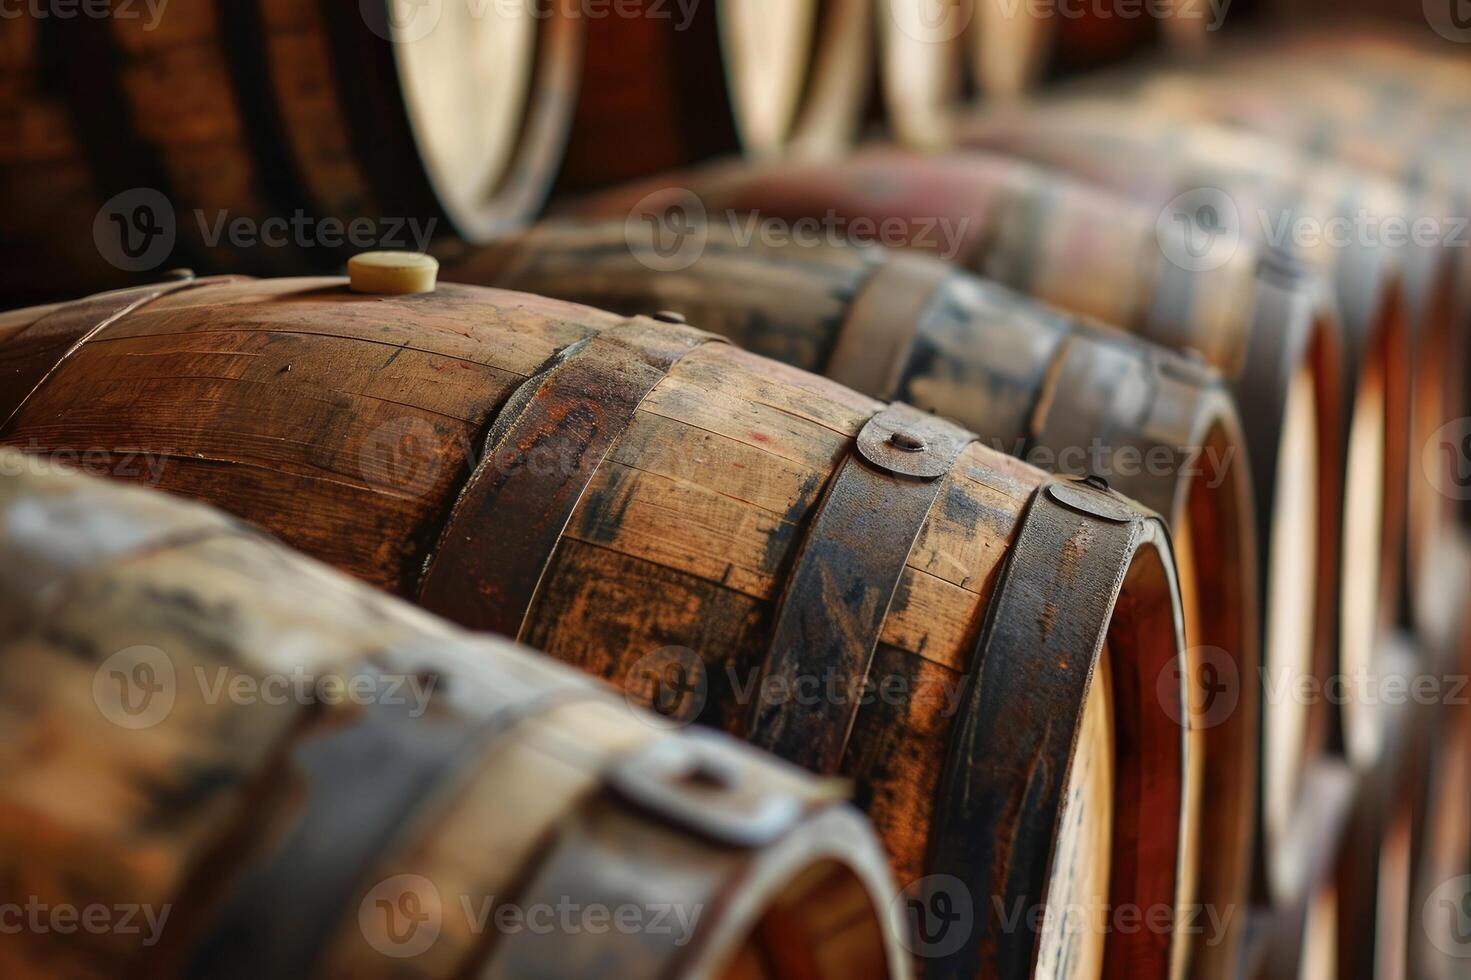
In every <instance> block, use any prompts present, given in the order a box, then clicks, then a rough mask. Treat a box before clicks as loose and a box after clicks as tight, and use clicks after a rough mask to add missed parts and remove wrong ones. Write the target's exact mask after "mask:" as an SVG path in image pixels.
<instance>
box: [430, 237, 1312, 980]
mask: <svg viewBox="0 0 1471 980" xmlns="http://www.w3.org/2000/svg"><path fill="white" fill-rule="evenodd" d="M656 246H657V238H656V233H655V231H654V230H653V229H651V228H650V227H649V226H648V225H646V224H642V223H634V224H632V225H625V224H624V223H622V222H618V223H602V224H592V225H588V224H582V223H571V222H568V223H552V222H549V223H545V224H542V225H539V226H536V227H534V228H532V229H531V230H529V231H527V232H524V233H522V234H520V235H517V236H515V237H514V238H511V239H508V240H507V241H505V242H503V243H501V244H499V245H494V246H489V247H487V248H485V249H483V250H480V251H478V252H477V253H475V254H474V255H472V256H470V257H469V258H467V259H466V260H465V261H464V262H463V263H461V264H459V265H457V266H455V267H453V268H451V269H449V270H447V272H446V275H447V276H448V277H449V278H455V279H460V280H462V281H466V282H473V283H477V284H481V285H493V286H500V287H504V288H510V289H518V290H523V291H525V292H533V293H539V294H542V295H547V296H555V297H557V298H559V299H566V300H571V301H574V302H579V303H587V304H588V305H591V306H597V307H599V308H602V309H608V310H612V311H614V312H618V313H623V314H626V315H637V314H638V313H640V312H651V311H660V310H663V311H672V312H675V313H678V314H679V315H681V316H683V317H685V318H686V319H687V320H688V321H689V322H692V323H700V324H704V325H705V326H707V327H710V328H712V329H714V330H715V331H716V332H718V333H720V334H721V335H723V336H726V337H729V338H730V339H732V340H734V341H735V342H736V343H738V344H740V345H741V346H742V347H744V348H746V349H747V350H750V351H752V352H754V353H758V354H763V355H766V356H770V357H773V358H776V359H777V360H781V361H784V362H786V363H788V364H792V365H794V366H796V367H800V368H802V369H804V370H809V371H820V372H822V373H824V374H826V375H827V376H828V377H830V378H833V379H834V380H837V381H841V382H843V383H845V384H847V385H849V386H850V387H852V388H854V389H856V390H858V391H860V392H862V393H863V394H866V395H870V396H872V397H875V398H878V399H880V400H882V401H889V400H892V399H895V398H899V399H901V400H903V401H905V402H908V403H909V404H912V405H914V406H916V407H918V408H921V409H924V410H926V411H930V412H934V413H935V414H937V415H941V416H944V417H947V418H953V419H955V420H957V421H959V422H960V423H961V424H963V425H965V427H966V428H968V429H970V430H971V431H973V432H976V433H977V434H979V435H980V437H981V439H982V441H983V442H986V443H987V444H989V445H991V446H992V447H994V448H996V449H998V450H999V451H1001V452H1006V453H1010V454H1012V455H1016V456H1020V457H1022V458H1024V459H1027V460H1028V461H1030V462H1032V463H1034V464H1035V465H1038V466H1040V467H1042V468H1044V469H1050V470H1053V471H1055V472H1065V473H1070V474H1072V475H1075V476H1086V475H1088V474H1090V473H1091V474H1093V475H1097V476H1101V477H1103V478H1105V479H1107V481H1108V482H1109V485H1110V486H1112V487H1113V488H1114V489H1116V490H1119V491H1120V492H1122V493H1124V494H1126V495H1127V496H1129V497H1131V498H1133V499H1135V500H1137V501H1139V502H1141V503H1143V504H1144V505H1145V506H1148V507H1150V508H1151V509H1153V510H1155V511H1157V512H1159V513H1161V514H1164V515H1166V516H1167V517H1168V518H1169V522H1170V529H1171V532H1172V538H1173V542H1174V545H1175V562H1176V567H1177V569H1178V572H1179V577H1180V586H1181V593H1182V600H1183V602H1184V610H1185V641H1186V645H1187V646H1188V647H1191V648H1198V649H1200V650H1201V651H1202V652H1203V656H1201V657H1200V658H1199V666H1200V669H1201V670H1202V671H1203V672H1204V674H1205V675H1206V676H1202V677H1201V678H1198V679H1197V693H1196V700H1195V701H1193V702H1192V712H1193V715H1194V719H1193V720H1194V724H1193V725H1192V726H1191V729H1192V738H1193V739H1195V740H1198V741H1199V742H1201V743H1203V744H1202V745H1201V749H1202V753H1201V758H1203V760H1204V763H1203V772H1204V776H1203V780H1204V783H1203V794H1204V795H1203V803H1202V807H1203V809H1202V825H1201V833H1202V839H1203V840H1207V841H1211V842H1212V843H1211V845H1210V846H1209V847H1208V848H1203V849H1202V853H1201V868H1200V885H1199V889H1198V894H1199V898H1200V901H1201V902H1202V903H1205V904H1207V905H1210V906H1213V907H1215V908H1220V909H1225V908H1244V907H1245V906H1246V904H1247V902H1248V898H1249V896H1248V893H1247V889H1248V886H1249V883H1250V879H1249V872H1250V869H1251V864H1252V860H1251V847H1252V842H1253V841H1254V839H1255V823H1254V820H1255V819H1256V817H1255V813H1254V809H1255V802H1256V800H1257V777H1258V746H1259V744H1260V736H1259V732H1258V730H1257V724H1258V722H1259V717H1260V716H1259V707H1258V705H1257V704H1256V701H1257V698H1258V696H1259V689H1258V687H1257V684H1256V680H1255V678H1256V676H1257V671H1258V669H1259V661H1258V657H1259V649H1258V646H1259V641H1260V636H1259V632H1258V629H1259V627H1258V619H1257V601H1258V591H1257V572H1256V532H1255V522H1254V518H1253V514H1252V503H1251V475H1250V468H1249V464H1248V463H1247V459H1246V451H1245V448H1244V446H1243V438H1242V435H1241V429H1240V422H1239V420H1238V419H1237V417H1236V411H1235V408H1234V406H1233V403H1232V400H1231V396H1230V394H1229V392H1228V391H1227V390H1226V388H1225V387H1224V385H1223V384H1222V382H1221V381H1220V379H1219V377H1218V376H1217V375H1215V374H1214V373H1213V372H1210V371H1209V370H1208V369H1205V368H1203V367H1202V366H1200V365H1199V364H1197V363H1194V362H1191V361H1189V360H1187V359H1186V358H1183V357H1178V356H1173V355H1171V354H1169V353H1167V352H1165V351H1163V350H1161V349H1159V348H1157V347H1154V346H1153V345H1151V344H1148V343H1145V342H1143V341H1140V340H1138V339H1136V338H1133V337H1130V336H1128V335H1127V334H1123V333H1119V332H1116V331H1113V330H1110V329H1108V328H1106V327H1102V326H1095V325H1092V324H1089V323H1085V322H1083V321H1080V320H1077V319H1074V318H1071V317H1067V316H1064V315H1060V314H1057V313H1054V312H1052V311H1050V310H1048V309H1047V308H1046V307H1043V306H1041V305H1040V304H1037V303H1035V302H1032V301H1029V300H1027V299H1025V298H1023V297H1021V296H1018V295H1017V294H1015V293H1013V292H1011V291H1010V290H1007V289H1005V288H1004V287H1001V286H998V285H996V284H993V283H988V282H985V281H983V280H980V279H977V278H976V277H974V276H971V275H969V274H966V273H964V272H962V271H960V270H958V269H955V268H954V267H953V266H949V265H946V264H945V263H943V262H940V261H939V260H938V259H933V258H930V257H927V256H919V255H905V254H903V253H897V252H888V251H885V250H883V249H880V248H877V247H875V248H870V249H860V248H856V247H848V246H843V245H836V244H835V245H827V246H802V245H796V244H788V245H786V246H772V247H762V246H759V245H752V244H743V243H742V242H741V241H740V240H739V239H738V236H737V234H736V233H735V232H733V231H731V230H730V229H728V228H724V227H720V226H717V227H713V228H711V229H710V231H709V235H708V238H707V241H706V242H705V244H704V247H703V251H702V253H701V255H700V257H699V259H698V261H696V262H695V263H694V264H693V265H691V266H689V267H688V268H686V269H681V270H678V271H665V270H664V268H663V266H664V263H662V262H661V261H660V257H659V254H658V252H657V250H656ZM1131 460H1132V462H1131ZM1146 460H1148V461H1149V462H1144V461H1146ZM1218 698H1219V703H1218V701H1217V699H1218ZM1285 754H1290V753H1276V752H1269V753H1268V754H1267V755H1268V757H1269V758H1276V757H1278V756H1280V755H1285ZM1242 924H1244V923H1243V920H1242V919H1240V918H1236V919H1233V921H1232V922H1231V923H1230V925H1231V927H1232V928H1233V929H1234V928H1236V927H1239V926H1240V925H1242ZM1239 940H1240V937H1239V934H1238V933H1236V932H1234V931H1233V932H1231V933H1230V934H1228V935H1225V936H1221V935H1207V934H1206V933H1205V932H1204V931H1202V932H1201V933H1200V934H1199V935H1198V936H1197V941H1196V948H1195V951H1194V957H1193V963H1194V970H1195V973H1196V975H1207V974H1211V975H1220V976H1233V975H1236V974H1237V973H1238V972H1239V971H1238V969H1237V967H1236V965H1235V960H1236V956H1237V954H1238V952H1239V946H1240V942H1239ZM1207 960H1211V961H1217V962H1214V964H1213V965H1212V966H1210V967H1207V966H1206V962H1207Z"/></svg>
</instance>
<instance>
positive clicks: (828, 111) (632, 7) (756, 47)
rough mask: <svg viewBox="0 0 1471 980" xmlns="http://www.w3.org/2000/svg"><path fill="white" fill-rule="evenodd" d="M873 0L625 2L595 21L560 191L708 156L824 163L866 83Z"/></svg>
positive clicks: (851, 127)
mask: <svg viewBox="0 0 1471 980" xmlns="http://www.w3.org/2000/svg"><path fill="white" fill-rule="evenodd" d="M872 19H873V12H872V10H871V9H870V8H869V5H868V3H867V2H865V0H780V2H776V3H773V2H771V0H718V2H711V3H686V4H676V3H665V2H661V0H634V2H632V3H627V2H625V3H621V4H618V5H616V7H615V8H614V9H613V10H612V11H611V12H610V13H605V14H604V16H601V17H598V18H596V19H595V20H593V23H592V24H591V26H590V27H589V31H588V39H587V40H588V43H587V54H586V60H585V65H584V71H583V75H582V83H581V87H580V89H579V92H578V96H577V109H576V120H575V123H574V125H573V128H572V136H571V141H570V143H569V144H568V147H567V159H566V162H565V164H564V166H563V168H562V173H561V177H560V180H559V186H561V187H562V188H563V189H565V190H568V191H577V190H587V189H590V188H594V187H603V186H607V185H608V184H613V183H618V182H619V181H623V180H628V179H630V178H634V177H642V176H647V175H648V174H651V173H655V172H657V171H660V170H667V169H669V168H671V167H677V166H684V165H688V164H690V163H693V162H695V161H698V160H704V159H708V158H710V157H712V156H717V155H724V154H728V153H733V152H737V151H741V150H743V151H745V152H747V153H749V154H751V155H752V156H755V157H758V158H768V157H774V156H787V155H791V156H796V157H799V158H809V159H811V158H817V159H822V158H827V157H831V156H835V155H837V154H840V153H842V152H843V151H844V150H846V148H847V147H848V146H849V145H850V144H851V143H852V141H853V138H854V136H855V134H856V132H857V128H858V123H859V119H860V117H861V115H862V113H863V110H864V108H865V104H866V100H867V97H868V88H869V58H870V49H871V45H872V30H873V28H872Z"/></svg>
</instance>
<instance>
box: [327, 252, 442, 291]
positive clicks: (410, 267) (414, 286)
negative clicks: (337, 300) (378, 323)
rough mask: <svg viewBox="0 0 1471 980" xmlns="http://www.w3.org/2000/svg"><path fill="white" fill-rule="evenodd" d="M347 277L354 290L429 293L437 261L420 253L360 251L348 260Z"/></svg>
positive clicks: (435, 276) (435, 275)
mask: <svg viewBox="0 0 1471 980" xmlns="http://www.w3.org/2000/svg"><path fill="white" fill-rule="evenodd" d="M347 276H348V281H349V285H351V287H352V291H353V292H355V293H373V294H376V295H379V296H404V295H407V294H409V293H432V292H434V284H435V280H436V279H437V278H438V276H439V260H438V259H436V258H434V257H433V256H430V255H425V254H423V253H422V252H364V253H363V254H362V255H354V256H353V257H352V258H351V259H349V260H348V262H347Z"/></svg>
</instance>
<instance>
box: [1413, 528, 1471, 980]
mask: <svg viewBox="0 0 1471 980" xmlns="http://www.w3.org/2000/svg"><path fill="white" fill-rule="evenodd" d="M1443 543H1444V545H1445V547H1444V548H1443V549H1442V550H1441V552H1440V557H1441V559H1442V560H1441V561H1440V562H1439V563H1438V571H1439V573H1440V574H1441V576H1442V582H1443V587H1444V588H1445V589H1446V590H1447V591H1448V592H1449V593H1450V594H1451V595H1455V596H1464V595H1465V594H1466V591H1467V589H1468V588H1471V542H1468V541H1467V539H1466V538H1465V537H1464V536H1460V537H1456V536H1452V537H1450V538H1448V539H1447V540H1446V541H1445V542H1443ZM1457 607H1458V609H1459V615H1458V616H1457V618H1456V622H1455V625H1454V628H1453V629H1452V630H1451V631H1450V632H1448V633H1447V634H1446V635H1445V636H1444V637H1440V638H1437V642H1436V645H1435V646H1434V647H1433V648H1432V652H1431V662H1432V663H1433V664H1434V666H1433V667H1432V668H1430V669H1429V670H1428V671H1427V672H1428V673H1432V674H1433V675H1435V676H1439V677H1442V678H1445V679H1446V681H1447V682H1448V683H1451V684H1459V683H1460V679H1461V678H1464V677H1466V676H1468V673H1471V611H1468V610H1467V609H1466V606H1465V603H1464V602H1461V603H1458V604H1457ZM1464 694H1465V692H1464V691H1462V692H1459V693H1457V696H1455V697H1447V698H1446V699H1445V700H1444V703H1441V704H1439V705H1438V706H1437V708H1436V715H1437V717H1436V718H1435V719H1434V721H1433V723H1432V724H1431V725H1430V726H1429V736H1428V738H1427V740H1426V741H1427V748H1426V749H1425V751H1424V755H1423V757H1422V760H1421V765H1423V766H1424V767H1425V768H1426V769H1427V770H1428V772H1429V786H1428V791H1427V794H1426V797H1425V809H1424V813H1423V815H1421V818H1420V820H1419V821H1418V822H1417V823H1416V824H1415V826H1414V828H1413V829H1414V832H1415V833H1417V834H1418V835H1419V837H1420V842H1419V844H1418V846H1416V847H1415V848H1414V849H1413V850H1412V859H1413V861H1414V867H1413V869H1412V873H1413V875H1414V891H1413V893H1412V894H1413V900H1412V901H1411V903H1410V951H1409V954H1410V975H1411V976H1413V977H1417V978H1418V977H1424V978H1426V980H1452V978H1455V977H1458V976H1460V975H1461V974H1463V973H1464V972H1465V963H1466V960H1467V957H1468V955H1471V933H1468V931H1467V928H1466V927H1467V924H1468V922H1471V917H1468V916H1466V914H1465V913H1466V911H1467V897H1468V896H1471V704H1468V702H1467V698H1466V697H1465V696H1464Z"/></svg>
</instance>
